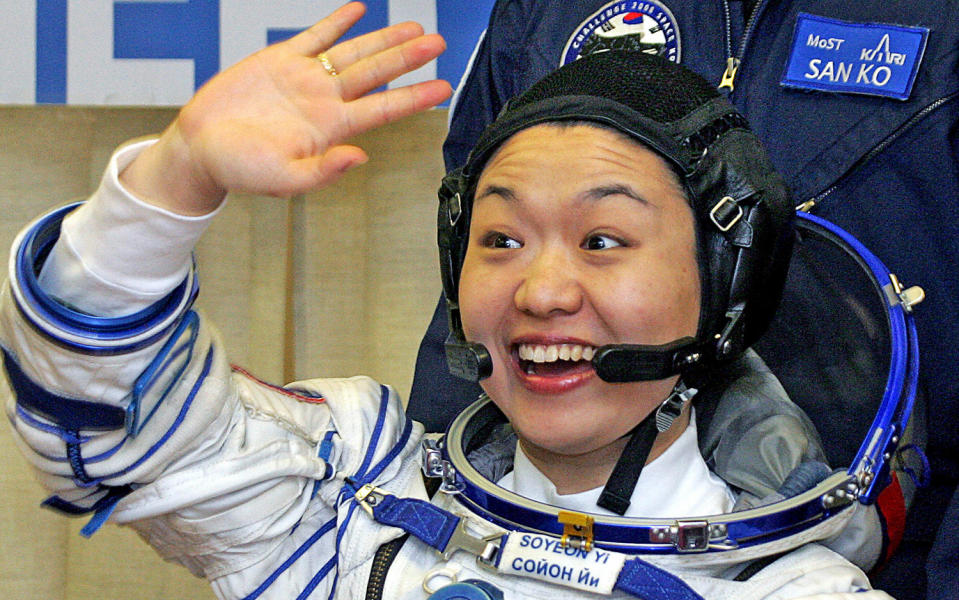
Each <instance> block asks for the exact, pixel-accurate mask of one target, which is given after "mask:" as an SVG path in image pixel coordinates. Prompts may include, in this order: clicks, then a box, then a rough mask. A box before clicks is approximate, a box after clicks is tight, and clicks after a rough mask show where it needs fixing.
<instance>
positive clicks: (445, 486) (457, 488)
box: [421, 438, 463, 494]
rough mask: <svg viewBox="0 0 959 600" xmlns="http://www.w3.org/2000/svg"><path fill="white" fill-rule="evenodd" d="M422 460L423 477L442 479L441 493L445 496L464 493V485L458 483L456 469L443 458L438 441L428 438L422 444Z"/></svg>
mask: <svg viewBox="0 0 959 600" xmlns="http://www.w3.org/2000/svg"><path fill="white" fill-rule="evenodd" d="M421 458H422V460H423V464H422V465H421V467H422V469H423V475H425V476H426V477H429V478H431V479H432V478H437V477H439V478H442V479H443V483H442V484H440V491H441V492H443V493H444V494H459V493H460V492H462V491H463V484H462V483H461V482H458V481H456V469H454V468H453V465H451V464H450V462H449V461H448V460H446V459H444V458H443V450H442V449H441V448H440V445H439V444H438V443H437V441H436V440H434V439H432V438H426V439H424V440H423V444H422V454H421Z"/></svg>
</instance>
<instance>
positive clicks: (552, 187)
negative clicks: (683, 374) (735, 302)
mask: <svg viewBox="0 0 959 600" xmlns="http://www.w3.org/2000/svg"><path fill="white" fill-rule="evenodd" d="M699 288H700V286H699V275H698V269H697V263H696V248H695V233H694V228H693V216H692V213H691V211H690V209H689V206H688V204H687V202H686V199H685V198H684V196H683V193H682V191H681V188H680V186H679V182H678V180H677V178H676V176H675V175H674V174H673V172H672V171H671V170H670V169H669V167H668V166H667V164H666V163H665V162H664V161H663V160H662V159H661V158H660V157H659V156H658V155H656V154H654V153H653V152H651V151H650V150H647V149H646V148H645V147H643V146H641V145H639V144H637V143H635V142H633V141H632V140H629V139H628V138H626V137H624V136H621V135H619V134H617V133H615V132H612V131H609V130H606V129H600V128H596V127H590V126H587V125H572V126H562V127H561V126H557V125H539V126H535V127H532V128H529V129H526V130H523V131H521V132H520V133H517V134H516V135H514V136H513V137H512V138H510V139H509V140H508V141H507V142H506V143H504V144H503V145H502V146H501V147H500V148H499V150H498V151H497V152H496V153H495V154H494V156H493V157H492V158H491V159H490V160H489V162H488V163H487V165H486V168H485V170H484V171H483V173H482V175H481V177H480V179H479V183H478V186H477V189H476V198H475V201H474V205H473V217H472V221H471V228H470V237H469V246H468V249H467V253H466V258H465V261H464V264H463V270H462V275H461V279H460V308H461V314H462V320H463V328H464V330H465V333H466V336H467V339H469V340H471V341H476V342H480V343H482V344H483V345H485V346H486V348H487V349H489V351H490V353H491V354H492V358H493V374H492V376H491V377H490V378H489V379H487V380H485V381H484V382H483V388H484V389H485V390H486V392H487V393H488V394H489V395H490V397H491V398H492V399H493V401H494V402H495V403H496V404H497V405H498V406H499V407H500V409H502V411H503V412H504V413H505V414H506V416H507V417H508V418H509V420H510V421H511V422H512V424H513V426H514V427H515V429H516V430H517V433H518V434H519V435H520V437H521V438H522V439H523V442H524V445H526V446H528V445H530V444H532V445H533V446H534V447H535V448H536V450H538V451H540V452H543V451H545V452H547V453H549V454H553V455H558V456H564V455H565V456H573V455H581V454H585V453H589V452H593V451H596V450H599V449H602V448H605V447H607V446H609V445H610V444H613V443H616V442H617V440H619V439H620V438H621V437H622V436H624V435H625V434H626V433H628V432H629V431H630V430H631V429H632V428H633V427H634V426H636V424H637V423H639V422H640V421H641V420H642V419H643V418H644V417H645V416H646V415H648V414H649V413H650V412H651V411H652V410H653V409H654V408H655V407H656V406H657V405H658V404H659V403H660V402H662V401H663V400H664V399H665V398H666V396H667V394H668V393H669V391H670V390H671V388H672V386H673V385H674V383H675V378H670V379H667V380H661V381H652V382H636V383H627V384H611V383H606V382H604V381H602V380H601V379H600V378H599V377H598V376H597V375H596V372H595V371H594V370H593V367H592V365H591V364H590V362H589V358H591V356H592V352H593V350H594V349H595V348H598V347H599V346H603V345H605V344H623V343H631V344H663V343H666V342H671V341H673V340H675V339H677V338H680V337H683V336H691V335H695V334H696V328H697V323H698V319H699V301H700V300H699V299H700V289H699Z"/></svg>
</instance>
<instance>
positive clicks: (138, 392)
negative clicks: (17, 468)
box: [0, 157, 421, 597]
mask: <svg viewBox="0 0 959 600" xmlns="http://www.w3.org/2000/svg"><path fill="white" fill-rule="evenodd" d="M110 172H113V173H115V172H116V157H115V158H114V161H113V164H112V165H111V171H110ZM110 172H108V176H107V178H106V180H110V181H113V180H112V179H111V178H110V175H109V173H110ZM111 185H112V184H111V183H109V181H108V182H107V183H105V184H104V185H103V186H101V188H100V189H99V190H98V191H97V192H96V193H95V194H94V196H93V198H91V200H90V201H89V203H88V204H87V205H85V206H84V208H83V209H80V208H78V207H77V206H75V205H72V206H65V207H62V208H58V209H56V210H54V211H52V212H50V213H48V214H46V215H44V216H42V217H40V218H38V219H37V220H36V221H34V222H33V223H31V224H30V225H29V226H28V227H27V228H26V229H25V230H24V231H23V232H22V233H21V234H20V236H19V237H18V238H17V240H16V242H15V244H14V247H13V250H12V257H11V263H10V272H9V279H8V281H7V282H6V283H5V284H4V287H3V290H2V297H0V346H2V351H3V357H2V358H3V366H4V369H5V375H6V377H7V380H8V382H9V384H10V385H9V387H8V388H7V387H6V386H5V396H6V398H5V408H6V411H7V415H8V419H9V421H10V422H11V424H12V426H13V431H14V435H15V439H16V441H17V443H18V446H19V448H20V450H21V451H22V453H23V454H24V456H25V457H26V459H27V460H28V461H29V462H30V463H31V465H32V466H33V467H34V468H35V470H36V472H37V474H38V478H39V480H40V482H41V484H42V485H43V486H44V487H45V488H46V489H47V490H48V493H49V496H48V497H47V499H46V500H45V502H44V504H45V505H46V506H47V507H49V508H52V509H55V510H57V511H60V512H63V513H67V514H71V515H86V516H87V517H88V518H89V519H90V520H89V521H88V524H87V526H86V527H85V528H84V533H85V534H87V535H89V534H92V533H93V532H95V531H96V529H97V528H98V527H99V526H100V525H101V524H103V523H104V522H106V521H107V520H109V521H113V522H116V523H120V524H129V525H131V526H133V527H134V528H135V529H137V531H138V533H140V535H141V536H142V537H144V538H145V539H147V540H148V541H149V542H150V543H151V545H153V546H154V548H155V549H156V550H157V551H158V552H159V553H160V554H161V556H163V557H164V558H166V559H168V560H173V561H176V562H179V563H181V564H183V565H185V566H186V567H188V568H189V569H190V570H191V571H192V572H193V573H194V574H196V575H200V576H204V577H206V578H207V579H209V580H211V581H213V582H214V589H215V591H216V592H217V593H218V595H220V596H221V597H244V596H246V595H247V594H249V593H251V592H252V591H253V590H254V589H256V588H257V586H263V585H265V584H264V582H270V581H274V580H275V579H277V578H278V577H279V575H278V574H277V569H279V568H280V566H282V569H283V571H284V577H285V578H283V580H284V581H287V580H289V581H299V582H301V583H302V582H309V581H310V579H311V578H312V577H314V576H315V575H316V571H315V567H316V565H317V564H320V565H323V564H334V562H335V561H334V557H335V552H336V545H335V544H334V543H333V539H334V538H333V537H331V536H334V537H335V536H336V535H339V533H338V528H339V527H341V526H343V527H345V523H344V519H343V517H344V514H345V513H344V511H349V510H350V507H351V503H350V502H349V500H350V499H351V496H350V494H348V493H344V486H345V481H346V479H347V478H350V480H351V481H357V482H358V485H362V484H365V483H372V484H375V485H377V486H386V487H388V488H391V489H396V488H395V487H393V484H395V485H398V486H400V487H399V489H396V491H398V492H403V491H404V490H405V488H406V486H407V485H408V483H409V481H407V480H403V481H400V482H399V483H397V476H398V473H399V472H400V470H401V469H400V465H401V464H403V459H404V458H405V457H406V456H407V455H408V454H409V453H411V452H412V451H413V450H412V448H413V447H414V446H415V440H414V439H413V438H414V437H415V436H414V435H413V434H414V432H415V431H416V429H415V428H414V427H413V426H412V425H411V423H410V422H409V421H408V420H407V419H406V417H405V415H404V413H403V409H402V405H401V403H400V401H399V399H398V398H397V396H396V394H395V393H394V392H393V391H392V390H391V389H389V388H387V387H385V386H380V385H379V384H376V383H375V382H373V381H371V380H369V379H367V378H355V379H347V380H316V381H311V382H305V383H302V384H299V385H298V386H297V387H296V388H295V389H287V388H280V387H276V386H273V385H270V384H267V383H264V382H262V381H259V380H257V379H256V378H254V377H253V376H251V375H249V374H247V373H246V372H245V371H242V370H240V369H237V368H234V367H231V365H230V364H229V362H228V360H227V358H226V355H225V352H224V350H223V347H222V344H221V343H220V341H219V340H218V336H217V334H216V332H215V331H214V329H213V328H212V327H210V326H209V324H208V323H207V322H206V320H205V319H204V318H203V316H202V315H201V314H199V313H198V312H197V311H195V310H193V308H192V303H193V300H194V298H195V296H196V294H197V291H198V285H197V278H196V275H195V271H194V267H193V265H192V260H191V259H190V253H191V250H192V241H191V240H192V239H194V238H195V237H197V236H198V235H199V233H201V232H202V229H203V225H202V224H195V223H194V224H188V225H187V226H186V227H185V228H181V227H175V226H172V225H171V226H170V228H169V229H170V230H169V231H168V232H166V233H164V232H162V231H161V232H160V235H161V236H162V235H168V236H173V238H175V239H178V240H179V242H176V243H173V244H172V245H173V246H178V245H182V246H186V248H185V249H184V248H181V247H173V248H170V251H171V256H172V258H171V257H166V258H162V259H160V260H156V261H152V262H151V256H154V255H155V253H156V252H157V248H158V246H156V245H155V242H156V239H154V238H150V234H149V232H147V231H145V230H144V229H143V228H142V227H141V229H137V227H140V225H138V224H137V223H136V219H131V220H130V222H129V223H127V226H128V227H130V228H132V229H133V231H134V233H135V234H136V235H135V236H134V237H137V236H140V235H142V237H141V238H140V240H139V241H140V243H139V244H138V246H139V251H137V249H129V248H121V249H117V250H116V251H117V253H118V254H122V255H123V256H124V260H125V261H133V262H132V264H133V265H134V266H135V267H136V268H135V269H133V270H132V271H131V273H132V276H133V280H135V279H136V278H137V277H141V278H142V282H141V283H137V282H134V283H130V281H129V280H127V281H125V282H124V283H122V284H118V282H117V281H115V280H112V279H113V277H112V276H111V275H109V273H114V274H115V273H116V272H117V271H118V270H119V271H122V270H123V269H124V268H126V267H125V266H124V265H122V264H118V265H115V266H116V269H113V270H111V269H110V265H109V264H107V263H109V258H105V259H102V260H93V261H91V262H87V261H85V260H84V257H85V256H86V255H87V253H85V252H84V251H83V250H82V249H79V248H77V246H82V245H83V243H82V242H81V243H79V244H73V245H71V246H70V247H68V248H66V251H64V247H63V246H62V245H61V248H60V250H57V251H54V246H55V245H56V243H57V240H58V239H59V238H60V233H61V229H62V228H64V227H66V226H65V225H64V219H65V218H66V217H67V216H68V215H71V214H76V213H75V211H79V210H84V211H85V212H87V213H89V212H90V208H91V206H92V208H93V209H95V210H94V212H96V211H100V212H101V213H104V214H106V213H110V211H112V210H115V209H116V207H113V208H111V207H109V206H106V204H109V203H110V202H113V201H115V200H117V198H116V197H115V190H111V189H110V186H111ZM101 201H102V202H106V204H104V205H100V206H98V205H99V204H100V203H101ZM119 210H121V211H122V210H124V209H123V208H122V207H121V208H120V209H119ZM80 216H81V217H82V219H87V217H88V216H89V215H88V214H87V215H84V214H83V213H80ZM94 221H97V219H96V218H94V219H93V220H92V221H87V226H88V227H87V226H85V228H83V229H84V230H86V231H88V232H89V231H93V230H97V229H96V228H97V227H100V226H102V225H103V223H101V222H94ZM120 221H122V219H121V220H120ZM152 223H153V224H152V225H150V226H148V227H147V228H146V229H151V228H153V229H156V227H153V225H155V224H156V223H157V222H156V221H153V222H152ZM158 227H159V228H160V229H163V227H165V225H164V221H163V219H160V221H159V225H158ZM191 228H193V229H196V230H195V231H191ZM198 232H199V233H198ZM154 233H156V232H154ZM104 235H106V237H110V236H111V235H112V233H111V232H110V231H109V227H107V228H106V229H104ZM177 236H179V237H177ZM121 237H122V236H121ZM147 238H150V239H147ZM173 238H170V239H173ZM167 241H168V242H169V239H168V240H167ZM161 245H163V246H164V247H166V246H167V245H169V244H161ZM55 252H61V254H60V255H59V258H57V259H56V260H57V261H59V263H60V264H59V265H58V269H62V272H59V273H52V274H47V275H46V277H49V278H50V280H51V281H54V282H56V283H55V284H51V285H49V286H47V287H45V285H44V284H43V283H42V282H41V279H42V278H43V276H41V275H40V273H41V272H43V271H44V269H43V266H44V263H45V261H47V260H50V258H51V256H53V255H55ZM93 254H96V251H93ZM164 261H166V262H167V263H168V264H167V265H166V266H162V265H158V264H157V263H162V262H164ZM92 263H96V264H99V265H101V267H103V268H102V269H100V268H96V269H95V272H92V273H91V272H86V273H85V274H84V272H85V271H90V270H91V268H93V265H92ZM181 263H185V264H181ZM78 274H79V275H78ZM144 274H146V275H144ZM120 279H123V277H120ZM84 280H86V281H85V282H84ZM67 282H72V283H69V284H67ZM77 288H79V289H85V290H87V291H86V292H84V293H82V294H78V293H77ZM54 289H56V290H59V291H58V292H57V294H56V296H53V295H51V294H50V293H49V291H50V290H54ZM65 296H69V299H66V298H65ZM98 296H102V298H99V299H97V298H96V297H98ZM104 302H105V304H104ZM94 307H100V309H102V311H103V312H105V313H107V314H108V315H109V316H100V315H97V314H91V312H94V311H96V312H99V310H100V309H95V308H94ZM407 479H410V480H412V478H410V477H407ZM417 481H418V478H417ZM420 485H421V484H420ZM352 508H355V507H352ZM360 512H362V511H360ZM364 517H365V514H364ZM346 520H349V519H346ZM357 520H358V519H355V518H354V519H353V521H354V522H355V521H357ZM294 531H295V532H296V534H295V535H294V534H293V532H294ZM318 541H319V542H320V543H317V542H318ZM369 541H370V547H371V548H372V549H373V550H375V548H376V547H377V545H376V544H375V542H377V541H378V540H377V539H370V540H369ZM380 543H382V542H380ZM296 557H299V560H298V559H296ZM331 561H333V562H331ZM278 565H280V566H278ZM310 565H312V567H311V566H310ZM310 568H312V569H313V570H312V571H310V572H309V574H308V575H307V574H304V575H302V576H301V577H298V576H295V573H296V571H297V569H303V570H307V571H308V570H309V569H310ZM324 581H325V579H324ZM321 587H323V586H322V585H321ZM295 595H296V594H293V595H292V596H289V597H294V596H295Z"/></svg>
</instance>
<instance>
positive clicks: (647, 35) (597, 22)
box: [560, 0, 681, 66]
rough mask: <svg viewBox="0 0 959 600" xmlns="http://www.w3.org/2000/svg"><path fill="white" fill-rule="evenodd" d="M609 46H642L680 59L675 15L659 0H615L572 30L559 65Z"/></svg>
mask: <svg viewBox="0 0 959 600" xmlns="http://www.w3.org/2000/svg"><path fill="white" fill-rule="evenodd" d="M607 50H639V51H641V52H648V53H650V54H658V55H660V56H664V57H666V58H667V59H668V60H670V61H672V62H679V60H680V50H681V44H680V39H679V27H678V26H677V23H676V18H675V17H674V16H673V13H672V12H670V10H669V8H667V7H666V5H665V4H663V3H662V2H658V1H657V0H616V1H614V2H610V3H608V4H606V5H605V6H603V7H602V8H600V9H599V10H597V11H596V12H594V13H593V14H592V15H590V16H589V17H587V18H586V19H585V20H584V21H583V22H582V23H580V24H579V26H578V27H577V28H576V30H575V31H573V34H572V35H571V36H570V38H569V40H567V42H566V47H565V48H564V49H563V56H562V58H561V60H560V66H562V65H565V64H567V63H571V62H573V61H574V60H576V59H577V58H580V57H581V56H587V55H589V54H595V53H597V52H605V51H607Z"/></svg>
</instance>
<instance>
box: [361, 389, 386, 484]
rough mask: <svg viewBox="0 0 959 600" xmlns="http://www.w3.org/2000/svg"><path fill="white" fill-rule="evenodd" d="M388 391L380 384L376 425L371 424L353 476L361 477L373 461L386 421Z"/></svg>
mask: <svg viewBox="0 0 959 600" xmlns="http://www.w3.org/2000/svg"><path fill="white" fill-rule="evenodd" d="M389 400H390V391H389V389H387V388H386V386H382V385H381V386H380V410H379V412H378V413H377V415H376V425H374V426H373V433H372V435H371V436H370V445H369V446H367V447H366V456H364V457H363V464H361V465H360V468H359V470H358V471H357V473H356V475H355V477H362V475H361V473H365V472H366V469H368V468H369V466H370V463H371V462H373V456H375V455H376V447H377V446H378V445H379V443H380V434H382V433H383V425H384V424H385V423H386V411H387V408H388V407H389Z"/></svg>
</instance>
